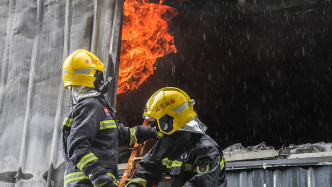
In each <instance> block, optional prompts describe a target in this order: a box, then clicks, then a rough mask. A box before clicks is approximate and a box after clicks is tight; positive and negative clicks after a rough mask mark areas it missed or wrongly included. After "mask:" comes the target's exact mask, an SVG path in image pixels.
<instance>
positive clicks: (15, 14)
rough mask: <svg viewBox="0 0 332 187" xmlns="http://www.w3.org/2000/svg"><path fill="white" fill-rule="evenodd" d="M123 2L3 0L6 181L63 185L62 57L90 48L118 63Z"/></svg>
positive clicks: (2, 156) (0, 109)
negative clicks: (77, 50)
mask: <svg viewBox="0 0 332 187" xmlns="http://www.w3.org/2000/svg"><path fill="white" fill-rule="evenodd" d="M122 3H123V0H98V1H97V0H94V1H92V0H84V1H83V0H67V1H64V0H47V1H42V0H10V1H9V0H0V62H1V65H0V68H1V70H0V72H1V75H0V127H1V131H0V150H1V151H0V186H8V187H9V186H10V187H13V186H24V187H28V186H33V187H36V186H43V187H44V186H62V184H63V171H64V169H63V164H61V163H62V162H63V158H62V155H61V146H62V143H61V125H62V120H63V118H64V115H65V114H66V113H67V111H68V109H69V108H68V105H69V102H68V97H67V95H68V93H67V91H66V90H64V89H63V83H62V78H61V70H62V63H63V61H64V59H65V58H66V57H67V56H68V55H69V54H70V53H72V52H74V51H75V50H76V49H79V48H84V49H87V50H91V51H92V52H93V53H95V54H96V55H97V56H98V57H99V58H100V60H101V61H103V62H104V64H105V65H106V66H108V64H111V65H109V66H108V67H112V66H114V65H113V64H112V63H116V62H115V61H116V59H118V57H117V55H118V54H119V53H118V52H117V49H114V48H112V47H117V46H118V44H119V39H121V37H120V33H121V24H119V23H121V20H122ZM113 23H114V24H113ZM119 27H120V28H119ZM111 36H115V37H114V38H113V39H112V37H111ZM110 51H111V52H112V51H113V53H114V51H115V53H114V54H110ZM110 57H111V58H110ZM109 69H112V70H113V71H114V70H115V69H116V68H114V67H112V68H109ZM108 74H110V75H112V74H114V72H112V71H108ZM45 179H49V180H47V181H46V180H45Z"/></svg>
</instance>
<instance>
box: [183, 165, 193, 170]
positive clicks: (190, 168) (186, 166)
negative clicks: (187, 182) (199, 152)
mask: <svg viewBox="0 0 332 187" xmlns="http://www.w3.org/2000/svg"><path fill="white" fill-rule="evenodd" d="M192 170H193V165H192V164H187V163H184V171H192Z"/></svg>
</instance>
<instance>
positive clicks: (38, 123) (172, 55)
mask: <svg viewBox="0 0 332 187" xmlns="http://www.w3.org/2000/svg"><path fill="white" fill-rule="evenodd" d="M123 3H125V4H124V6H123ZM127 3H132V4H131V5H130V6H129V5H128V4H127ZM136 3H137V4H136ZM138 3H139V4H138ZM151 3H154V4H151ZM151 3H147V1H143V0H141V1H139V0H136V1H131V0H127V1H125V2H123V1H117V0H113V1H79V0H77V1H60V0H54V1H45V2H44V1H24V0H20V1H2V2H0V7H1V8H0V14H1V17H0V33H2V34H1V37H0V42H1V45H0V51H1V53H0V54H1V62H2V63H1V70H0V72H1V76H0V124H1V127H2V131H1V132H0V141H1V144H0V145H1V150H2V151H1V154H0V163H1V165H2V166H3V167H2V168H1V169H0V185H1V186H36V185H40V186H62V185H63V164H62V162H63V160H62V156H61V152H60V150H61V148H60V147H61V146H60V145H61V138H60V137H61V131H60V128H61V124H62V119H63V117H64V115H65V114H66V112H67V111H68V109H69V108H68V103H69V102H68V98H67V97H65V95H66V91H64V90H63V89H62V88H61V87H62V82H61V68H60V67H61V65H62V62H63V60H64V58H65V57H66V56H67V55H68V54H70V53H71V52H73V51H75V50H76V49H77V48H85V49H89V50H90V51H92V52H94V53H96V54H97V56H98V57H100V59H101V60H102V61H103V62H105V64H107V70H108V72H107V74H108V75H110V76H114V78H115V80H116V81H115V82H113V85H112V88H113V93H108V95H107V96H108V101H109V102H110V103H111V104H112V105H113V106H115V100H116V102H117V105H116V106H117V107H116V108H117V110H118V113H117V117H118V118H119V119H120V120H121V121H122V122H123V123H124V124H125V125H128V126H133V125H139V124H142V123H143V119H142V118H141V115H142V111H143V106H144V104H145V102H146V101H147V99H148V97H149V96H150V95H151V94H152V93H153V92H155V91H156V90H157V89H159V88H161V87H164V86H176V87H180V88H182V89H183V90H185V91H186V92H188V93H189V94H190V95H191V96H192V98H194V99H195V100H196V107H197V108H196V110H197V113H198V115H199V117H200V119H201V120H202V122H203V123H205V124H206V125H207V126H208V127H209V130H208V131H207V133H208V134H209V135H211V136H212V137H213V138H214V139H215V140H216V142H217V143H218V144H219V145H220V146H221V147H222V148H226V147H227V146H229V145H232V144H234V143H238V142H241V143H242V144H243V145H245V146H249V145H256V144H258V143H260V142H266V143H267V144H268V145H272V146H275V148H277V149H278V148H280V147H282V145H283V144H284V145H289V144H302V143H314V142H319V141H325V142H331V137H330V136H329V134H330V133H331V127H330V125H329V124H330V123H331V120H332V118H331V115H330V109H331V99H330V83H331V70H330V58H331V55H330V52H331V47H332V44H331V41H332V40H331V36H330V30H331V29H332V28H331V25H332V24H331V19H330V17H331V5H330V2H329V1H310V2H307V1H296V2H295V1H283V2H276V1H267V2H266V1H264V2H263V1H217V0H208V1H198V0H187V1H176V0H165V1H162V2H161V3H162V5H160V4H159V3H160V2H159V1H158V2H157V1H156V2H152V1H151ZM143 5H144V6H143ZM166 5H167V6H166ZM156 10H158V11H159V14H158V15H159V17H158V16H157V17H154V16H155V12H156ZM132 12H138V15H134V14H131V13H132ZM122 15H123V16H122ZM142 15H143V16H142ZM160 15H162V16H160ZM122 20H123V21H124V22H123V28H122V29H123V30H122V29H121V25H122ZM126 21H128V22H126ZM131 21H134V22H133V23H131ZM144 21H145V22H144ZM161 28H162V29H161ZM121 30H122V34H121ZM142 30H143V32H142ZM138 31H140V32H141V33H140V34H142V35H138V34H139V33H138ZM160 35H163V37H159V36H160ZM121 36H122V37H121ZM121 38H122V39H121ZM145 39H148V40H145ZM120 53H121V56H120ZM118 70H119V71H118ZM117 72H119V73H117ZM117 75H119V76H117ZM117 79H118V80H117ZM116 82H118V84H115V83H116ZM116 93H118V95H117V97H116V99H115V95H116ZM330 161H331V160H329V158H324V159H322V158H320V159H312V160H310V159H307V160H306V161H305V163H301V162H295V161H294V160H293V161H289V160H287V163H288V164H289V165H292V167H287V168H281V169H280V165H282V161H280V160H278V161H251V162H246V163H244V162H235V163H229V164H228V166H229V168H231V167H233V168H238V169H237V170H232V171H231V170H229V174H230V175H229V177H230V180H229V181H232V182H230V184H233V185H235V186H241V185H242V186H250V185H252V186H258V185H259V186H264V184H265V186H272V185H273V184H277V182H278V181H279V182H281V183H280V184H283V186H300V185H302V186H306V185H307V186H308V185H311V186H313V185H316V186H328V185H330V183H331V182H330V175H326V173H328V172H327V171H328V170H329V169H331V168H330V166H328V165H326V164H328V163H330ZM264 163H266V164H265V168H264ZM323 163H326V164H325V165H324V164H323ZM246 164H247V165H246ZM319 164H321V165H322V164H323V166H316V165H319ZM313 165H315V166H313ZM241 166H246V168H245V170H241ZM297 166H301V167H297ZM248 168H249V170H247V169H248ZM242 169H243V168H242ZM232 176H234V178H233V179H231V177H232ZM320 176H324V179H321V178H322V177H320ZM251 179H252V180H251ZM286 179H288V180H286ZM236 181H238V183H237V182H236ZM250 181H254V182H251V183H250ZM274 181H277V182H276V183H274ZM283 181H284V182H285V181H288V183H287V184H286V183H282V182H283ZM246 182H247V183H246ZM246 184H247V185H246ZM278 184H279V183H278Z"/></svg>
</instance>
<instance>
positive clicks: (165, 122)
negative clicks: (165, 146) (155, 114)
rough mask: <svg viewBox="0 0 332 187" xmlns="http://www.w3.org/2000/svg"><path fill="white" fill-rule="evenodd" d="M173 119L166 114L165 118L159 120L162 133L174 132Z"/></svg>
mask: <svg viewBox="0 0 332 187" xmlns="http://www.w3.org/2000/svg"><path fill="white" fill-rule="evenodd" d="M173 119H174V118H173V117H172V116H170V115H167V114H165V115H164V116H163V117H161V118H159V119H158V124H159V128H160V131H162V132H166V133H169V132H171V131H172V130H173Z"/></svg>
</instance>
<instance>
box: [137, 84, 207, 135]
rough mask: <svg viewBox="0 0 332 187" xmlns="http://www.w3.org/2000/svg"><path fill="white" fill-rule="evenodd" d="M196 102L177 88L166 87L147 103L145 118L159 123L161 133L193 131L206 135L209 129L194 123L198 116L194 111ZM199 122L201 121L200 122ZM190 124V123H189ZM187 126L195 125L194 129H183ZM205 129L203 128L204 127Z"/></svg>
mask: <svg viewBox="0 0 332 187" xmlns="http://www.w3.org/2000/svg"><path fill="white" fill-rule="evenodd" d="M194 104H195V101H194V100H190V97H189V96H188V95H187V94H186V92H184V91H182V90H181V89H179V88H175V87H165V88H162V89H160V90H158V91H157V92H156V93H154V94H153V95H152V96H151V97H150V99H149V100H148V102H147V103H146V106H145V109H144V114H143V117H144V118H146V119H151V118H154V119H156V121H157V123H158V127H159V129H160V131H161V132H163V133H165V134H172V133H173V132H174V131H176V130H184V131H193V132H199V133H202V134H204V133H205V130H206V129H207V127H206V126H205V125H204V124H202V123H198V122H197V121H194V123H191V121H193V119H194V118H195V119H197V120H198V118H197V117H196V116H197V114H196V112H195V111H194V109H193V105H194ZM198 121H199V120H198ZM189 122H190V123H189ZM186 124H194V126H195V125H196V126H195V127H194V128H198V129H200V130H198V131H196V130H193V129H194V128H188V127H187V128H183V127H184V126H185V125H186ZM202 125H203V126H204V127H203V126H202Z"/></svg>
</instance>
